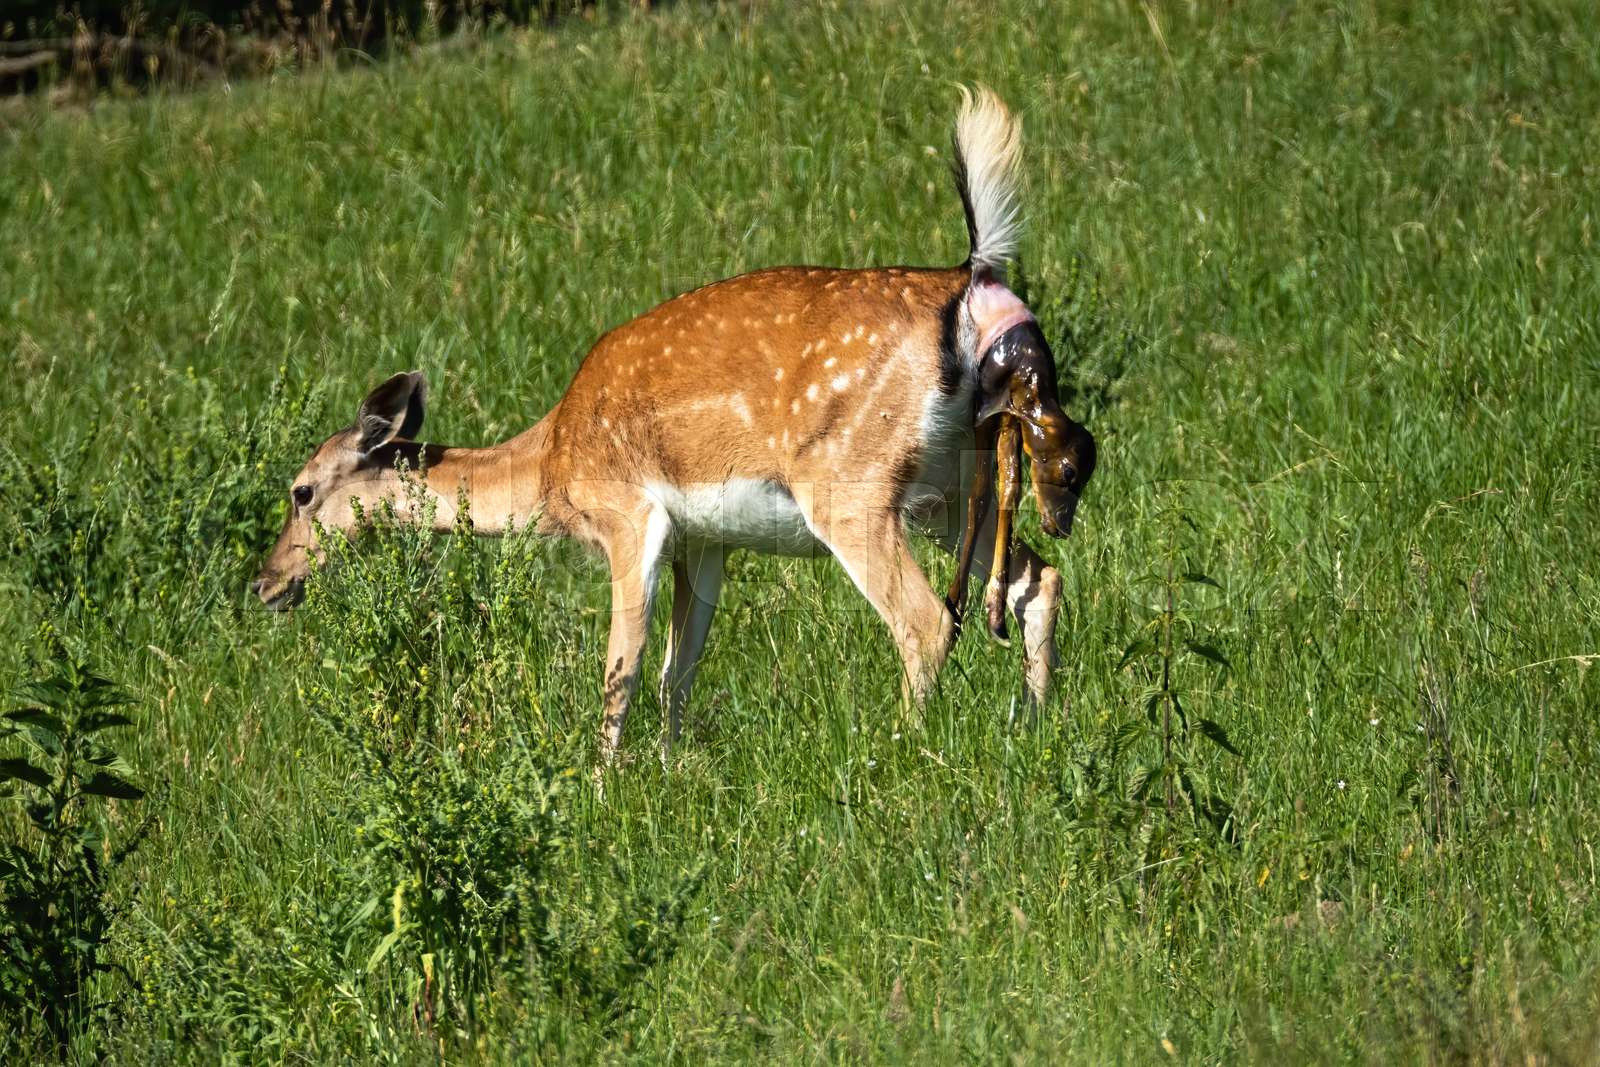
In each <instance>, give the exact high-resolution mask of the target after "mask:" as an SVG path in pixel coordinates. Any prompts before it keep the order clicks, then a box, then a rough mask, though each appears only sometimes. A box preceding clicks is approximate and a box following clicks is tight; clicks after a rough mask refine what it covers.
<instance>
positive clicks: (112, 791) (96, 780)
mask: <svg viewBox="0 0 1600 1067" xmlns="http://www.w3.org/2000/svg"><path fill="white" fill-rule="evenodd" d="M79 792H81V793H86V794H88V795H89V796H93V797H116V798H117V799H118V800H138V799H140V798H141V797H143V796H144V790H143V789H140V788H139V787H138V786H136V785H134V784H133V783H132V782H130V781H128V780H127V779H126V778H122V777H120V776H118V775H115V774H112V773H111V772H110V771H96V772H95V773H94V777H92V778H90V779H89V780H88V781H87V782H84V783H83V785H82V786H81V787H79Z"/></svg>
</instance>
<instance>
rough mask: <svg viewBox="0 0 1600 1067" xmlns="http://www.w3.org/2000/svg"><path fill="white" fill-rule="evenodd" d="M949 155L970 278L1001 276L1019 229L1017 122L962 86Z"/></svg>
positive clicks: (987, 96) (995, 102)
mask: <svg viewBox="0 0 1600 1067" xmlns="http://www.w3.org/2000/svg"><path fill="white" fill-rule="evenodd" d="M955 150H956V158H955V170H956V184H957V186H958V187H959V188H960V190H961V206H962V207H963V208H965V209H966V212H967V236H968V238H969V239H970V240H971V242H972V250H971V255H970V256H969V257H968V262H969V263H970V265H971V266H972V269H973V271H974V272H975V273H976V272H979V271H988V272H989V273H991V274H993V275H995V276H996V277H997V278H998V277H1003V274H1004V270H1005V265H1006V263H1007V262H1009V261H1010V260H1011V258H1012V256H1014V255H1015V254H1016V251H1017V238H1018V236H1019V235H1020V232H1021V229H1022V214H1021V212H1020V210H1019V209H1018V207H1017V162H1018V160H1019V159H1020V158H1021V155H1022V122H1021V120H1019V119H1018V118H1017V117H1016V116H1015V115H1013V114H1011V112H1010V111H1009V110H1007V108H1006V105H1005V103H1004V102H1002V101H1001V99H1000V98H999V97H998V96H996V95H995V94H994V93H992V92H990V91H989V90H988V89H985V88H983V87H982V86H979V87H978V89H977V91H976V92H972V91H969V90H968V89H967V88H966V87H965V86H962V88H961V111H960V113H959V114H958V115H957V116H956V133H955Z"/></svg>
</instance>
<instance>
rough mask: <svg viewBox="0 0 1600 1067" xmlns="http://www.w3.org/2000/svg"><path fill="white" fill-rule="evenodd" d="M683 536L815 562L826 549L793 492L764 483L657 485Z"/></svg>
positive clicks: (653, 485) (657, 495) (732, 481)
mask: <svg viewBox="0 0 1600 1067" xmlns="http://www.w3.org/2000/svg"><path fill="white" fill-rule="evenodd" d="M646 488H648V489H649V491H650V494H651V495H652V496H654V497H655V498H656V499H657V500H659V501H660V502H661V504H662V505H663V506H664V507H665V508H666V509H667V514H668V515H670V516H671V517H672V525H673V529H674V531H675V532H676V533H678V535H679V536H686V537H688V538H689V539H691V540H698V541H705V542H709V543H711V544H720V545H725V546H727V547H728V548H750V549H754V550H756V551H758V552H767V553H771V554H773V555H778V556H811V555H816V554H818V552H819V550H821V546H820V545H819V544H818V543H817V539H816V538H815V537H814V536H812V533H811V530H810V528H809V527H807V526H806V521H805V517H804V516H803V515H801V514H800V508H799V507H798V506H797V505H796V504H795V502H794V498H793V497H792V496H790V495H789V493H788V491H787V490H785V489H784V488H783V487H782V486H780V485H778V484H777V483H775V482H769V481H765V480H763V479H759V478H732V479H730V480H728V481H726V482H719V483H718V482H708V483H702V484H699V485H691V486H675V485H666V484H664V483H661V482H652V483H650V484H649V485H648V486H646Z"/></svg>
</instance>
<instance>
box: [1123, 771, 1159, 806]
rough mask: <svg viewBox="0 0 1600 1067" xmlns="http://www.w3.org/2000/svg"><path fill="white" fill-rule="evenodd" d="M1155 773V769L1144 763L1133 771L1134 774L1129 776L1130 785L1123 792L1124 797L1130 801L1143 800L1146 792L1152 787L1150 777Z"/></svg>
mask: <svg viewBox="0 0 1600 1067" xmlns="http://www.w3.org/2000/svg"><path fill="white" fill-rule="evenodd" d="M1154 773H1155V769H1154V768H1153V767H1150V766H1148V765H1146V764H1143V763H1141V764H1139V766H1137V767H1135V768H1134V769H1133V773H1132V774H1130V775H1128V785H1127V788H1126V789H1125V790H1124V791H1123V796H1125V797H1126V798H1127V799H1129V800H1139V799H1140V798H1142V797H1143V796H1144V792H1145V790H1146V789H1148V788H1149V787H1150V777H1151V775H1153V774H1154Z"/></svg>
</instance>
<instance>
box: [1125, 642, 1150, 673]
mask: <svg viewBox="0 0 1600 1067" xmlns="http://www.w3.org/2000/svg"><path fill="white" fill-rule="evenodd" d="M1155 650H1156V642H1155V639H1154V638H1152V637H1137V638H1134V640H1133V643H1132V644H1130V645H1129V646H1128V647H1127V648H1125V649H1123V650H1122V660H1121V662H1119V663H1118V664H1117V670H1119V671H1120V670H1121V669H1122V668H1124V667H1126V666H1127V665H1128V664H1130V663H1132V662H1133V661H1134V660H1139V659H1144V658H1145V657H1146V656H1149V655H1153V654H1154V653H1155Z"/></svg>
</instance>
